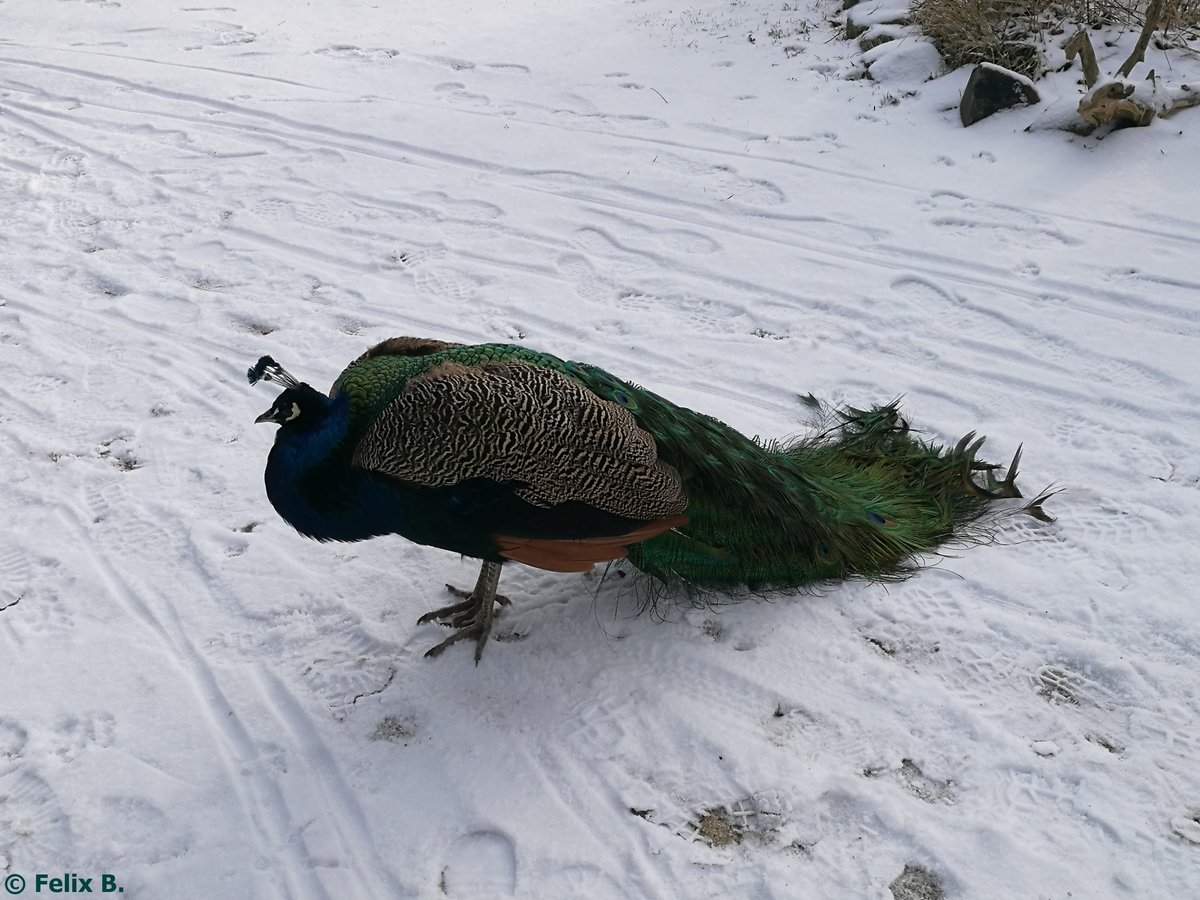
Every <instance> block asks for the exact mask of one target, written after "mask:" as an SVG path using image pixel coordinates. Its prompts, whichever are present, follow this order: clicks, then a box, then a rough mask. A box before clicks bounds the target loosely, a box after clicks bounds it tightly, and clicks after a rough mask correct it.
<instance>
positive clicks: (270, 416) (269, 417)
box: [254, 406, 276, 425]
mask: <svg viewBox="0 0 1200 900" xmlns="http://www.w3.org/2000/svg"><path fill="white" fill-rule="evenodd" d="M274 412H275V407H273V406H272V407H271V408H270V409H268V410H267V411H266V412H265V413H263V414H262V415H261V416H259V417H258V418H257V419H255V420H254V424H255V425H261V424H262V423H263V422H274V421H276V419H275V416H274Z"/></svg>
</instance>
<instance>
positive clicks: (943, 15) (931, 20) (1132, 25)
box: [913, 0, 1200, 78]
mask: <svg viewBox="0 0 1200 900" xmlns="http://www.w3.org/2000/svg"><path fill="white" fill-rule="evenodd" d="M1145 11H1146V4H1145V3H1144V2H1136V0H914V2H913V16H914V20H915V21H916V23H917V25H919V26H920V28H921V30H922V31H924V32H925V34H927V35H928V36H929V37H930V38H932V39H933V42H934V43H935V44H936V45H937V47H938V50H939V51H940V52H941V54H942V56H943V57H945V59H946V62H947V63H948V64H949V65H950V66H952V67H956V66H961V65H970V64H974V63H980V62H991V63H996V64H997V65H1001V66H1004V67H1006V68H1009V69H1013V70H1014V71H1017V72H1020V73H1022V74H1024V75H1028V76H1030V77H1031V78H1034V77H1037V76H1038V75H1040V74H1041V71H1042V60H1041V55H1040V53H1039V51H1038V49H1037V48H1038V44H1039V43H1040V42H1042V41H1044V40H1045V38H1046V36H1047V35H1057V34H1061V33H1062V32H1063V31H1064V30H1065V29H1068V28H1069V29H1070V30H1074V28H1075V27H1077V26H1079V25H1084V26H1094V27H1107V28H1124V29H1130V30H1136V29H1140V28H1141V27H1142V23H1143V21H1144V18H1145ZM1161 32H1162V34H1163V35H1164V36H1165V43H1167V44H1170V45H1172V46H1187V45H1192V46H1194V45H1195V44H1197V43H1200V0H1167V2H1166V4H1165V8H1164V10H1163V16H1162V23H1161Z"/></svg>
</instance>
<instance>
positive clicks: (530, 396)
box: [354, 361, 687, 520]
mask: <svg viewBox="0 0 1200 900" xmlns="http://www.w3.org/2000/svg"><path fill="white" fill-rule="evenodd" d="M354 465H355V466H356V467H358V468H362V469H367V470H370V471H374V472H380V473H382V474H385V475H388V476H390V477H392V478H397V479H400V480H401V481H404V482H408V483H410V484H418V485H425V486H442V485H452V484H457V483H458V482H460V481H464V480H466V479H470V478H489V479H492V480H494V481H498V482H515V483H516V484H517V485H518V487H517V489H516V494H517V496H519V497H520V498H521V499H523V500H525V501H526V502H528V503H530V504H533V505H535V506H541V507H549V506H554V505H556V504H559V503H564V502H567V501H576V502H580V503H585V504H587V505H589V506H592V507H595V508H596V509H599V510H602V511H604V512H608V513H612V514H614V515H619V516H625V517H628V518H630V519H639V520H649V519H661V518H665V517H670V516H675V515H678V514H680V513H682V512H683V510H684V508H685V507H686V506H687V496H686V494H685V492H684V490H683V487H682V484H681V482H680V478H679V473H678V472H677V471H676V470H675V469H674V468H673V467H671V466H669V465H667V464H665V463H663V462H661V461H660V460H659V459H658V453H657V446H656V444H655V441H654V438H653V437H652V436H651V435H650V434H648V433H647V432H645V431H643V430H642V429H641V428H639V427H638V424H637V422H636V420H635V419H634V417H633V416H632V415H631V414H630V413H629V412H628V411H627V410H625V409H623V408H621V407H620V406H619V405H617V404H616V403H613V402H610V401H608V400H603V399H601V398H599V397H597V396H596V395H595V394H594V393H593V392H592V391H590V390H588V389H587V388H586V387H584V386H583V385H581V384H579V383H578V382H576V381H574V380H572V379H571V378H569V377H567V376H566V375H563V374H561V373H560V372H557V371H554V370H553V369H547V368H542V367H540V366H537V365H531V364H528V363H524V362H515V361H514V362H499V363H491V364H485V365H481V366H467V365H460V364H457V363H450V362H448V363H443V364H441V365H438V366H436V367H434V368H432V369H429V370H428V371H426V372H424V373H422V374H420V375H418V376H416V377H414V378H412V379H410V380H409V381H408V382H407V383H406V384H405V386H404V389H403V391H402V392H401V393H400V394H399V396H397V397H396V398H395V399H394V400H392V401H391V403H389V404H388V405H387V406H386V407H385V408H384V409H383V410H382V411H380V413H379V414H378V415H377V416H376V417H375V419H374V421H373V422H372V423H371V424H370V425H369V426H368V427H367V429H366V430H365V432H364V434H363V437H362V440H361V441H360V442H359V444H358V447H357V448H356V449H355V452H354Z"/></svg>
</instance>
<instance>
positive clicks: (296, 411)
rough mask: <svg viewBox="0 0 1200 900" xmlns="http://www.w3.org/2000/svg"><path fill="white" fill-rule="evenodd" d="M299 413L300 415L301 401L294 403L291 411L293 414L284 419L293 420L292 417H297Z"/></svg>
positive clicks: (286, 420)
mask: <svg viewBox="0 0 1200 900" xmlns="http://www.w3.org/2000/svg"><path fill="white" fill-rule="evenodd" d="M298 415H300V404H299V403H293V404H292V412H291V415H289V416H288V417H287V418H286V419H284V420H283V421H285V422H290V421H292V419H294V418H296V416H298Z"/></svg>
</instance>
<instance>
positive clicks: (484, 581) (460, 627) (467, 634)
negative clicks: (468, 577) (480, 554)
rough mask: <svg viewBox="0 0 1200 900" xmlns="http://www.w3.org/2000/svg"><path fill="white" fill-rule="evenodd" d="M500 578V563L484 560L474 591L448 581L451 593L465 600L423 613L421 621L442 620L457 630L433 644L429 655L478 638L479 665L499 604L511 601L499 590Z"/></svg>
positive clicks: (436, 654) (476, 659)
mask: <svg viewBox="0 0 1200 900" xmlns="http://www.w3.org/2000/svg"><path fill="white" fill-rule="evenodd" d="M499 581H500V564H499V563H484V564H483V568H482V570H480V573H479V580H478V582H476V584H475V589H474V590H473V591H464V590H462V589H461V588H456V587H454V586H453V585H449V584H448V585H446V589H447V590H448V591H450V593H452V594H454V595H455V596H457V597H463V598H464V599H463V601H462V602H461V603H452V604H450V605H449V606H443V607H441V608H440V609H435V610H431V611H430V612H427V613H425V615H423V616H421V618H419V619H418V620H417V624H418V625H422V624H424V623H425V622H434V621H438V622H441V624H443V625H447V626H449V627H451V628H455V629H457V630H456V631H455V632H454V634H452V635H450V637H448V638H446V639H445V640H444V641H442V642H441V643H440V644H438V645H437V646H435V647H431V648H429V650H427V651H426V652H425V655H426V656H427V657H430V658H432V657H436V656H440V655H441V654H442V651H444V650H445V649H446V648H447V647H450V646H452V645H453V644H457V643H458V642H459V641H463V640H466V639H468V638H474V639H475V664H476V665H479V659H480V657H481V656H482V655H483V646H484V644H486V643H487V640H488V637H489V636H490V635H491V633H492V621H493V619H494V618H495V611H496V604H497V603H499V604H500V605H501V606H508V605H509V603H510V601H509V599H508V598H507V597H502V596H499V595H497V594H496V585H497V584H498V583H499Z"/></svg>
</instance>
